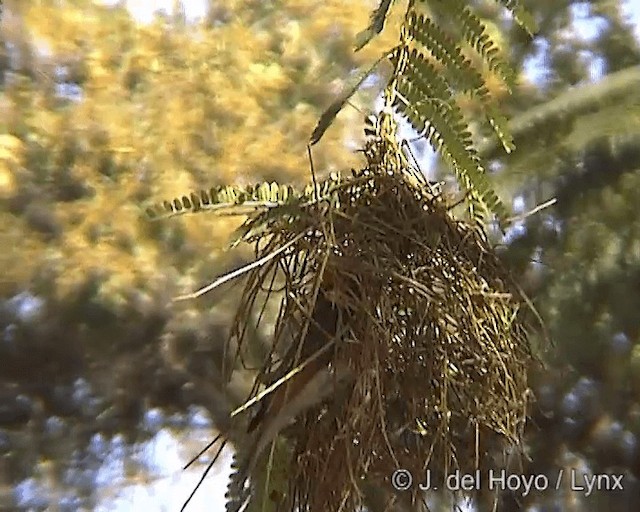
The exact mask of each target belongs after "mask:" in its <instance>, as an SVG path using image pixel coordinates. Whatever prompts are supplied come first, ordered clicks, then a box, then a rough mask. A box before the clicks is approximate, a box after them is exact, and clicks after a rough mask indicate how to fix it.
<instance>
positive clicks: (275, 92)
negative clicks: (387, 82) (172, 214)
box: [0, 0, 397, 294]
mask: <svg viewBox="0 0 640 512" xmlns="http://www.w3.org/2000/svg"><path fill="white" fill-rule="evenodd" d="M375 5H376V2H372V1H358V2H344V1H342V0H328V1H326V2H317V1H315V0H290V1H284V2H281V3H279V6H278V8H277V9H272V8H269V7H268V5H267V4H263V3H261V2H256V1H252V0H237V1H228V2H225V3H224V5H217V4H215V5H214V4H213V3H212V7H211V12H210V19H209V20H208V21H207V20H204V21H202V22H198V23H196V24H187V25H183V24H180V23H176V24H174V23H172V22H171V19H170V18H166V17H165V18H162V17H157V18H156V19H155V21H153V22H152V23H151V24H148V25H138V24H136V22H135V21H134V20H133V19H132V18H131V17H130V16H129V14H128V13H127V11H126V10H125V9H123V8H121V7H117V6H116V7H108V6H104V5H100V4H99V3H98V2H93V1H90V0H79V1H73V2H71V1H62V2H59V1H53V0H40V1H38V2H33V3H21V2H20V3H15V2H13V3H9V6H8V9H11V10H12V14H13V17H12V19H13V20H14V21H13V22H12V23H14V25H15V26H17V25H16V24H17V23H18V22H19V23H21V24H23V26H24V27H26V28H25V29H20V30H17V29H15V27H14V30H12V31H11V30H7V31H5V32H6V34H10V36H11V37H13V38H19V37H20V38H22V41H15V43H16V45H17V46H18V47H20V48H27V49H28V55H27V54H26V53H25V54H24V55H23V57H24V61H25V62H29V64H30V65H31V66H32V67H34V68H36V69H37V70H46V76H47V80H45V81H36V80H33V79H31V78H29V76H30V75H29V74H28V73H27V74H24V76H25V77H26V79H25V80H21V81H17V82H15V84H14V85H13V86H12V87H8V88H7V89H6V90H5V93H4V98H3V101H5V102H6V104H7V108H8V109H9V110H12V111H14V112H15V115H12V116H9V117H8V118H7V119H6V120H5V121H4V122H5V125H6V131H7V133H5V134H3V135H2V137H4V138H2V139H0V153H1V154H2V158H3V159H5V160H6V159H7V158H13V159H14V160H15V163H16V164H21V165H23V166H25V164H27V163H28V166H27V167H28V169H27V171H26V172H27V183H22V182H21V186H24V187H28V188H29V189H33V190H36V191H37V196H38V199H37V201H38V202H39V203H40V204H41V205H44V206H45V207H46V208H47V209H49V210H48V211H50V215H49V217H50V218H51V219H56V222H58V223H59V224H60V225H61V226H60V227H61V229H60V234H59V236H57V237H56V238H54V239H53V240H49V241H48V242H47V243H48V244H49V246H50V247H51V248H52V250H56V251H58V252H59V254H62V255H64V258H63V260H64V262H65V264H64V266H65V267H66V269H67V272H65V277H64V278H61V280H60V284H61V286H62V287H63V288H65V289H68V288H73V286H75V283H78V282H81V281H82V280H83V279H84V278H85V277H86V275H87V272H89V271H90V270H91V269H95V268H98V269H100V270H101V271H105V272H106V273H107V274H108V275H114V274H118V275H120V276H125V279H124V281H122V279H119V280H118V282H128V283H129V284H131V283H133V282H136V281H137V280H139V277H137V278H134V275H136V274H138V273H139V269H141V268H144V269H145V271H147V272H149V273H151V272H155V273H156V274H158V273H160V274H162V273H166V272H168V270H163V269H169V268H173V269H175V271H177V272H178V273H189V274H191V275H192V276H195V277H193V280H195V281H196V282H197V281H201V280H203V279H204V280H206V279H211V278H213V277H215V275H216V274H217V273H218V272H219V271H220V269H218V268H215V266H214V267H212V266H211V265H212V262H215V261H217V260H216V258H217V255H218V254H220V249H221V248H222V247H223V246H224V244H225V242H226V240H227V237H228V234H229V232H230V231H231V230H232V229H234V228H235V227H236V226H237V225H238V222H240V221H241V220H242V219H229V220H221V219H212V218H210V217H208V216H207V215H198V216H193V217H190V218H185V219H180V220H171V221H166V222H165V223H163V224H162V225H157V226H148V225H147V223H146V220H141V219H140V212H141V211H142V207H143V205H144V202H145V201H147V200H149V201H155V200H158V199H163V198H166V197H172V196H174V195H182V194H184V193H188V192H190V191H192V190H197V189H200V188H205V187H210V186H212V185H216V184H221V183H235V182H243V183H247V182H249V183H251V182H256V181H261V180H265V179H269V180H273V179H276V180H280V181H285V182H286V181H291V180H294V181H306V180H308V179H309V163H308V157H307V152H306V147H305V146H306V143H307V140H308V137H309V135H310V133H311V131H312V129H313V127H314V125H315V123H316V121H317V119H318V118H319V116H320V114H321V113H322V111H323V109H324V108H326V107H327V106H328V105H329V103H330V102H331V100H332V99H333V95H334V94H335V93H336V90H335V87H334V86H335V84H336V81H339V82H341V81H343V80H344V79H345V78H347V77H348V76H349V74H350V73H351V72H352V71H353V70H354V69H355V68H358V67H362V66H368V65H370V64H371V63H372V62H373V61H375V60H376V59H377V58H378V57H379V56H380V54H381V52H382V51H383V50H385V49H387V48H389V47H391V46H392V45H393V43H394V40H395V35H396V33H395V31H394V30H393V28H392V27H388V30H385V31H384V32H383V33H382V34H381V36H380V37H379V38H377V39H376V40H375V41H374V42H373V43H372V44H370V45H368V46H367V47H365V48H364V49H363V50H362V51H361V52H358V53H356V54H354V53H353V51H352V47H353V42H354V35H355V34H356V33H357V32H359V31H361V30H362V29H364V28H365V27H366V26H367V25H368V22H369V14H370V11H371V9H373V8H374V7H375ZM393 19H394V18H392V21H390V24H392V23H397V15H396V18H395V22H394V21H393ZM18 43H21V44H22V45H20V44H18ZM43 49H46V51H43ZM26 57H28V59H27V58H26ZM25 71H27V70H25ZM38 72H40V71H38ZM65 77H66V78H65ZM69 82H70V83H71V84H75V85H76V87H77V88H78V90H79V92H78V94H79V97H78V98H76V99H69V98H68V97H65V96H62V97H61V96H60V92H59V89H60V88H61V87H62V85H65V84H67V85H68V83H69ZM45 84H46V86H45ZM374 92H375V91H374ZM372 100H373V97H372V94H369V95H367V93H366V92H364V93H363V94H361V95H360V98H359V101H360V102H361V103H362V102H365V103H367V102H371V101H372ZM367 106H371V105H370V104H369V105H367ZM348 123H355V124H354V125H351V126H349V124H348ZM361 130H362V116H361V115H360V114H359V113H357V112H355V111H353V109H350V108H347V109H346V111H345V112H343V113H342V114H341V115H339V116H338V118H337V120H336V122H335V124H334V126H332V127H331V129H330V130H329V131H328V132H327V134H326V136H325V139H323V141H322V143H321V144H319V145H318V146H317V147H315V148H314V161H315V165H316V172H318V173H320V174H323V173H325V172H329V171H330V170H334V169H339V168H343V169H344V168H349V167H351V166H354V165H358V163H359V162H360V157H359V156H358V155H356V154H354V153H352V152H350V151H346V150H345V146H344V143H345V139H346V138H352V137H353V134H354V133H355V134H357V135H356V136H360V133H361ZM27 140H28V141H30V142H29V143H27ZM6 176H9V175H8V174H6ZM6 176H5V178H3V179H8V178H6ZM67 182H72V185H68V183H67ZM69 186H72V190H73V191H76V192H73V193H70V192H68V190H67V188H65V187H69ZM73 187H75V188H73ZM79 189H82V190H85V189H86V190H90V191H91V193H90V194H89V193H86V194H85V193H78V192H77V190H79ZM10 190H11V191H12V192H11V193H12V194H13V193H14V192H15V190H14V188H11V189H10ZM69 194H70V195H71V196H72V197H73V198H74V199H73V200H64V201H60V200H59V197H67V196H69ZM74 194H75V195H74ZM76 196H78V197H76ZM26 206H28V205H25V207H26ZM16 223H17V224H16V225H18V226H23V228H24V229H27V228H26V227H24V225H23V224H22V221H18V220H17V219H16ZM149 230H152V231H153V230H155V234H154V235H153V236H152V237H149ZM25 236H28V237H31V236H33V237H38V236H40V235H38V234H37V233H34V232H30V231H28V232H26V233H25ZM127 241H128V242H127ZM132 247H133V248H132ZM26 260H27V261H28V262H29V265H31V266H33V268H37V267H38V265H40V264H42V262H43V261H44V259H43V255H41V254H40V255H38V254H36V255H31V256H29V257H28V258H27V259H26ZM24 261H25V260H24V259H23V261H22V262H21V263H20V264H22V265H24ZM2 263H3V265H4V264H5V262H4V261H3V262H2ZM17 263H18V262H17V261H15V262H13V263H11V264H12V265H15V264H17ZM134 269H138V270H134ZM172 272H173V271H172ZM149 275H150V274H149ZM126 276H129V278H128V279H127V278H126ZM62 283H65V284H64V285H62ZM67 285H68V286H67ZM182 291H186V290H182ZM61 293H63V294H64V293H65V292H64V291H63V290H61Z"/></svg>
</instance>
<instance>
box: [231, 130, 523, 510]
mask: <svg viewBox="0 0 640 512" xmlns="http://www.w3.org/2000/svg"><path fill="white" fill-rule="evenodd" d="M376 144H377V145H373V146H371V147H370V148H369V149H368V151H367V152H365V154H366V155H367V160H368V164H367V166H366V167H365V168H364V169H363V170H360V171H353V172H352V176H349V177H348V178H338V177H336V176H334V177H333V178H331V179H329V180H328V182H330V183H331V185H332V186H331V187H330V189H331V192H330V193H327V194H326V195H325V196H324V198H320V199H319V200H318V201H312V202H307V203H304V204H303V203H300V205H299V206H297V207H295V208H294V209H293V210H292V209H291V208H289V210H288V211H287V214H286V215H284V214H283V215H282V216H280V217H277V218H276V220H274V217H273V216H271V220H269V234H270V237H269V238H268V239H267V240H266V243H265V238H264V237H262V238H261V240H262V242H263V243H261V244H258V250H257V257H258V258H264V261H263V264H261V265H259V266H256V267H254V268H253V270H252V271H251V272H250V275H249V279H248V282H247V285H246V288H245V293H244V296H243V301H242V305H241V308H240V311H239V314H238V316H237V319H236V322H237V323H236V325H235V328H234V332H235V333H236V335H238V336H240V333H242V332H243V331H244V327H246V326H245V325H244V324H245V323H246V322H247V321H248V320H247V318H249V317H250V316H251V315H250V314H248V310H249V309H250V308H252V307H255V306H256V301H257V299H258V298H259V297H261V296H263V294H264V292H265V290H267V291H270V292H271V293H276V288H278V290H279V292H278V293H280V297H281V298H282V303H281V308H280V314H279V316H278V320H277V322H276V326H275V330H274V335H273V347H274V350H273V354H271V355H270V357H269V358H268V359H267V360H266V361H265V364H264V366H263V368H261V369H260V370H259V372H258V377H257V379H256V386H255V388H254V392H253V393H252V396H254V397H255V395H256V394H257V393H258V392H259V391H260V390H261V389H264V387H265V386H267V385H269V384H271V383H272V382H273V378H272V377H269V376H270V375H273V374H274V373H277V372H278V369H280V373H282V369H283V368H285V369H291V368H295V367H296V366H297V365H299V364H300V363H301V362H302V360H303V359H304V357H306V356H308V355H309V353H310V351H309V350H308V347H307V348H304V349H301V350H300V351H299V352H300V353H297V352H298V350H291V347H292V346H293V347H298V344H299V343H302V342H304V341H305V339H309V336H310V333H311V332H315V336H316V337H317V335H318V332H320V333H322V335H323V341H324V342H330V341H333V344H332V345H331V348H330V349H329V350H328V351H326V353H325V356H324V357H325V363H327V364H328V365H329V366H330V367H338V366H340V365H342V366H344V365H347V366H348V367H349V368H350V369H351V370H352V375H353V380H352V381H351V383H350V385H349V386H348V387H347V389H346V390H344V389H343V390H341V391H340V393H336V396H335V397H333V398H332V399H330V400H329V401H328V403H327V402H325V403H324V404H323V405H319V406H317V407H315V408H313V409H310V410H307V411H306V412H304V413H303V414H301V415H300V416H299V417H298V418H297V419H296V420H295V422H294V423H293V425H291V426H290V427H289V428H288V429H287V430H286V438H287V441H288V446H289V447H290V449H289V451H287V452H286V464H285V465H284V466H285V473H286V477H285V480H286V487H287V488H286V489H285V491H284V492H283V494H282V495H281V496H279V497H278V498H274V497H273V496H272V498H271V499H277V500H279V508H278V510H291V511H293V510H312V511H325V510H332V511H334V510H335V511H337V510H347V511H352V510H358V509H359V508H360V507H361V506H362V505H366V503H365V502H366V497H364V496H363V493H362V492H361V491H362V488H363V484H364V483H365V482H367V483H373V485H374V486H378V487H380V486H383V487H386V488H387V489H388V490H389V492H390V495H391V496H392V498H393V496H396V498H398V499H402V500H406V499H419V496H418V495H419V491H418V489H417V487H416V485H414V486H413V487H412V489H411V490H410V491H407V492H404V493H395V494H394V493H393V492H392V490H393V488H392V485H391V482H390V478H391V475H392V474H393V472H394V471H395V470H396V469H398V468H403V469H407V470H409V471H410V472H411V473H412V474H413V476H414V479H415V481H416V482H418V481H422V479H423V478H424V475H425V471H426V469H429V470H430V471H431V473H432V478H434V479H437V478H442V477H443V475H445V474H450V473H452V472H453V471H455V470H459V471H461V472H462V473H471V472H473V471H474V470H476V469H477V468H482V467H487V466H488V465H491V467H494V466H493V464H494V462H493V459H491V458H490V456H489V454H490V453H494V452H495V451H496V450H498V451H499V450H500V449H502V448H505V447H509V446H519V444H520V441H521V437H522V432H523V427H524V422H525V418H526V407H527V397H528V387H527V369H528V367H529V365H530V363H531V362H532V360H534V359H535V356H534V355H533V354H532V351H531V349H530V346H529V343H528V341H527V338H526V333H527V325H526V324H527V322H526V320H525V316H526V315H523V311H521V310H523V309H524V308H523V304H524V296H523V295H522V294H521V293H520V292H519V291H518V290H519V288H518V287H517V286H516V285H515V284H514V282H513V280H512V278H511V276H510V275H509V272H508V270H507V269H505V268H504V267H503V265H502V264H501V263H500V261H499V260H498V258H497V256H496V255H495V253H494V252H493V250H492V248H491V247H490V245H489V243H488V241H487V239H486V237H485V234H484V231H483V229H482V228H480V227H476V226H473V225H471V224H469V223H467V222H465V221H461V220H456V219H455V218H454V216H453V215H452V214H451V211H450V207H449V206H450V205H448V204H447V202H446V201H445V200H444V199H443V198H442V197H441V195H440V194H439V193H438V191H437V190H433V189H432V188H431V186H430V185H429V184H428V183H427V182H426V181H424V180H421V179H418V178H416V173H415V172H412V171H411V170H410V169H409V168H408V167H407V166H406V164H405V163H403V162H405V160H404V159H403V158H402V156H401V154H400V152H399V151H398V150H397V148H390V147H388V145H385V146H384V147H382V146H383V145H382V143H381V142H380V141H378V142H377V143H376ZM325 185H326V184H325ZM319 188H322V187H319ZM325 190H328V187H326V186H325ZM255 222H262V223H265V222H266V221H265V218H262V219H261V220H260V218H258V220H257V221H255ZM327 311H329V312H332V314H327ZM316 341H317V340H316ZM236 348H238V345H236ZM287 348H288V349H289V350H287ZM300 354H303V355H302V356H301V355H300ZM337 395H339V396H337ZM274 474H275V473H274ZM400 495H402V496H400ZM396 498H393V499H396Z"/></svg>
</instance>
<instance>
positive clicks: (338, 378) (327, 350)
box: [230, 292, 354, 511]
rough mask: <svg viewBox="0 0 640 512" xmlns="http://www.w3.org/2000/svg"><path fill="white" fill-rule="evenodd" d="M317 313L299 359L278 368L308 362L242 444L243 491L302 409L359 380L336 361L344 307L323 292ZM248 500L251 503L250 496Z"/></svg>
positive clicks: (273, 396)
mask: <svg viewBox="0 0 640 512" xmlns="http://www.w3.org/2000/svg"><path fill="white" fill-rule="evenodd" d="M311 318H312V320H311V321H310V323H309V327H308V330H307V334H306V336H305V338H304V340H303V342H302V347H301V349H300V358H299V361H295V357H289V358H286V359H287V360H292V363H291V365H290V367H288V368H286V369H284V370H283V371H280V372H278V373H280V374H282V373H284V375H288V374H289V373H290V372H291V370H293V369H294V368H296V367H298V366H297V365H296V363H298V364H300V365H302V368H301V369H300V370H299V371H298V372H297V373H295V374H292V375H291V376H290V377H289V378H288V379H286V380H285V381H284V382H282V384H280V385H279V386H278V387H277V388H276V389H275V390H274V391H273V392H272V393H270V394H268V395H266V396H265V397H264V398H263V399H262V400H261V407H260V410H259V411H258V412H257V414H256V415H255V416H254V417H253V418H252V420H251V421H250V422H249V425H248V428H247V434H248V436H249V440H248V442H247V444H246V445H245V446H246V448H244V449H243V450H242V452H243V453H242V457H241V458H240V460H239V463H238V465H237V472H236V474H235V476H234V481H235V482H236V485H237V486H238V487H240V489H238V490H237V491H240V490H241V488H243V487H244V482H245V481H246V479H247V477H248V476H249V475H250V474H251V473H252V472H253V470H254V468H255V466H256V464H257V462H258V460H259V458H260V456H261V455H262V452H263V451H264V449H265V448H267V446H269V444H270V443H271V442H272V441H273V440H274V439H275V438H276V437H277V436H278V435H279V434H280V432H282V430H283V429H285V428H286V427H287V426H288V425H290V424H291V422H292V421H294V420H295V419H296V418H297V417H299V416H300V414H302V413H303V412H305V411H307V410H310V409H312V408H313V407H315V406H317V405H320V404H321V403H323V402H324V401H325V400H327V399H328V398H329V397H330V396H331V395H332V394H334V393H339V392H340V391H341V390H342V389H345V388H348V386H349V385H350V384H352V382H353V377H354V375H353V371H352V370H351V369H350V368H349V366H348V363H347V362H345V361H341V362H338V363H334V362H333V361H332V359H333V358H332V355H333V353H334V351H333V347H332V346H328V344H331V343H332V342H334V343H335V342H338V341H339V340H336V338H337V337H339V336H338V335H339V333H338V327H339V323H340V321H339V312H338V309H337V308H336V307H335V305H334V304H333V303H332V302H331V301H330V300H329V299H327V297H326V296H325V295H324V294H323V293H322V292H321V293H320V294H319V296H318V300H317V301H316V304H315V307H314V310H313V313H312V315H311ZM297 349H298V346H297V344H295V343H294V344H293V345H292V347H291V348H290V349H289V350H290V353H289V354H288V355H289V356H293V354H295V352H296V351H297ZM291 351H293V353H291ZM294 365H296V366H294ZM272 380H273V382H272V384H273V383H274V382H276V381H277V380H282V377H280V376H279V375H278V376H275V377H274V378H273V379H272ZM247 499H248V498H247ZM243 501H244V503H245V504H246V500H243ZM241 505H242V504H240V503H238V505H237V506H238V507H239V508H237V510H241V509H242V506H244V505H242V506H241ZM230 510H232V511H235V510H236V509H230Z"/></svg>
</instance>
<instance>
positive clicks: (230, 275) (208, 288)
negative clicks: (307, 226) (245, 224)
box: [173, 233, 305, 302]
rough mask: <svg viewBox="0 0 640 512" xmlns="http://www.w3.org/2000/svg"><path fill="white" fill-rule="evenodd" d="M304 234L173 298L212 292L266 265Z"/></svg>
mask: <svg viewBox="0 0 640 512" xmlns="http://www.w3.org/2000/svg"><path fill="white" fill-rule="evenodd" d="M304 235H305V234H304V233H299V234H298V235H297V236H296V237H295V238H294V239H293V240H290V241H289V242H287V243H286V244H284V245H283V246H282V247H280V248H279V249H277V250H275V251H273V252H271V253H269V254H267V255H266V256H263V257H262V258H260V259H259V260H256V261H254V262H252V263H250V264H249V265H245V266H244V267H241V268H239V269H237V270H234V271H233V272H229V273H228V274H226V275H224V276H222V277H220V278H218V279H216V280H215V281H214V282H213V283H211V284H210V285H207V286H205V287H204V288H200V289H199V290H198V291H196V292H193V293H188V294H187V295H179V296H178V297H175V298H174V299H173V302H179V301H182V300H188V299H196V298H198V297H200V296H201V295H204V294H205V293H207V292H210V291H211V290H213V289H214V288H217V287H218V286H220V285H222V284H224V283H226V282H227V281H230V280H231V279H235V278H236V277H239V276H241V275H242V274H245V273H247V272H249V271H250V270H253V269H254V268H257V267H261V266H262V265H264V264H265V263H267V262H268V261H270V260H272V259H273V258H275V257H276V256H277V255H278V254H280V253H281V252H284V251H285V250H287V249H288V248H289V247H291V246H292V245H293V244H295V243H296V242H297V241H298V240H300V239H301V238H302V237H303V236H304Z"/></svg>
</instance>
